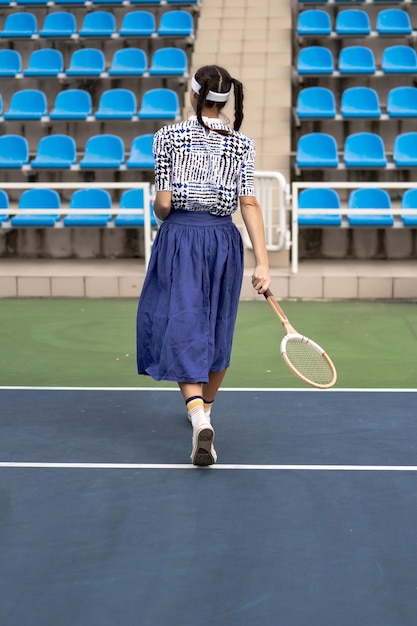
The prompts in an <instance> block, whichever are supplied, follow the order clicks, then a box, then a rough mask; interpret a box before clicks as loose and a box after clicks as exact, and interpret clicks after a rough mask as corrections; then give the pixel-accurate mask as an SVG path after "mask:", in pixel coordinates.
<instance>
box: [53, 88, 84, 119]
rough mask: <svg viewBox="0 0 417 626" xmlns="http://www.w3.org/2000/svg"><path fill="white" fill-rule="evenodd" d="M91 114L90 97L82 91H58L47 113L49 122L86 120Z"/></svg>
mask: <svg viewBox="0 0 417 626" xmlns="http://www.w3.org/2000/svg"><path fill="white" fill-rule="evenodd" d="M91 112H92V101H91V95H90V93H89V92H88V91H86V90H84V89H66V90H65V91H59V92H58V93H57V95H56V98H55V104H54V107H53V109H52V111H51V112H50V113H49V117H50V119H51V120H86V119H87V117H88V116H89V115H91Z"/></svg>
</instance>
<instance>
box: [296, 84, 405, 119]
mask: <svg viewBox="0 0 417 626" xmlns="http://www.w3.org/2000/svg"><path fill="white" fill-rule="evenodd" d="M296 115H297V117H298V119H299V120H314V119H316V120H320V119H352V118H361V119H364V118H369V119H389V118H391V119H399V118H401V119H402V118H405V117H417V87H409V86H406V85H403V86H400V87H393V88H392V89H390V90H389V92H388V95H387V102H386V114H383V113H382V110H381V104H380V99H379V95H378V92H377V91H376V90H375V89H373V88H372V87H348V88H347V89H345V90H344V91H343V92H342V94H341V98H340V106H336V97H335V94H334V92H333V91H332V90H331V89H329V88H328V87H306V88H305V89H302V90H301V91H300V92H299V93H298V96H297V103H296Z"/></svg>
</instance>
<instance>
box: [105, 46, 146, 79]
mask: <svg viewBox="0 0 417 626" xmlns="http://www.w3.org/2000/svg"><path fill="white" fill-rule="evenodd" d="M147 67H148V59H147V56H146V52H145V51H144V50H142V49H140V48H119V49H118V50H116V52H115V53H114V55H113V58H112V63H111V66H110V67H109V76H143V75H144V73H145V72H146V71H147Z"/></svg>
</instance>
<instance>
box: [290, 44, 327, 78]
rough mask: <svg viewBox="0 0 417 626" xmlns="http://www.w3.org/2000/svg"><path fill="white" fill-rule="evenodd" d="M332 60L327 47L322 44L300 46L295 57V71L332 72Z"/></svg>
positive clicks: (306, 72)
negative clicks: (296, 57)
mask: <svg viewBox="0 0 417 626" xmlns="http://www.w3.org/2000/svg"><path fill="white" fill-rule="evenodd" d="M333 72H334V60H333V55H332V53H331V51H330V50H329V48H325V47H324V46H307V47H306V48H301V50H300V52H299V54H298V59H297V73H298V74H300V75H304V74H333Z"/></svg>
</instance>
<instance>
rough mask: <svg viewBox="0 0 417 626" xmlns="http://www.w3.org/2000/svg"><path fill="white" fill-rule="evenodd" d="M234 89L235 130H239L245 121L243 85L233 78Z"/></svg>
mask: <svg viewBox="0 0 417 626" xmlns="http://www.w3.org/2000/svg"><path fill="white" fill-rule="evenodd" d="M232 83H233V88H234V92H235V123H234V124H233V128H234V130H239V128H240V127H241V126H242V121H243V85H242V83H241V82H240V81H239V80H236V78H232Z"/></svg>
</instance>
